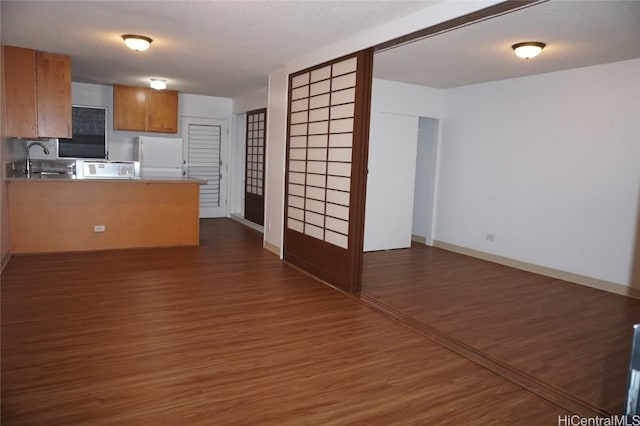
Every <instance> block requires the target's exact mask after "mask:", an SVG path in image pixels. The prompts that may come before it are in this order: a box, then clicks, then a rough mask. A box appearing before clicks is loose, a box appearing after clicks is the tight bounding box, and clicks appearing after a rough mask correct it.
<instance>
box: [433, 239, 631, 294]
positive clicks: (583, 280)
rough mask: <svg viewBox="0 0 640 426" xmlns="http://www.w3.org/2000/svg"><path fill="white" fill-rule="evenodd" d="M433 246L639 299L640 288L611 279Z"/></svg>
mask: <svg viewBox="0 0 640 426" xmlns="http://www.w3.org/2000/svg"><path fill="white" fill-rule="evenodd" d="M433 246H434V247H438V248H441V249H443V250H448V251H452V252H454V253H459V254H463V255H465V256H471V257H475V258H478V259H482V260H487V261H489V262H493V263H498V264H500V265H505V266H509V267H511V268H516V269H521V270H523V271H527V272H533V273H534V274H539V275H544V276H546V277H551V278H556V279H559V280H564V281H569V282H572V283H575V284H581V285H584V286H587V287H592V288H596V289H598V290H604V291H608V292H610V293H615V294H620V295H622V296H629V297H633V298H636V299H640V288H635V287H628V286H626V285H622V284H618V283H614V282H611V281H605V280H600V279H598V278H592V277H587V276H586V275H580V274H574V273H571V272H566V271H561V270H559V269H553V268H547V267H546V266H540V265H534V264H532V263H527V262H521V261H519V260H515V259H511V258H508V257H503V256H498V255H495V254H491V253H485V252H483V251H479V250H474V249H470V248H466V247H462V246H457V245H455V244H450V243H446V242H444V241H438V240H434V241H433Z"/></svg>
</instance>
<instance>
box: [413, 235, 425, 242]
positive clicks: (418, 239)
mask: <svg viewBox="0 0 640 426" xmlns="http://www.w3.org/2000/svg"><path fill="white" fill-rule="evenodd" d="M411 241H413V242H414V243H420V244H427V239H426V238H425V237H422V236H420V235H415V234H411Z"/></svg>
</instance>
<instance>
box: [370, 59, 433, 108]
mask: <svg viewBox="0 0 640 426" xmlns="http://www.w3.org/2000/svg"><path fill="white" fill-rule="evenodd" d="M374 68H375V57H374ZM443 97H444V90H442V89H433V88H431V87H424V86H418V85H415V84H407V83H400V82H397V81H389V80H382V79H380V78H374V79H373V85H372V93H371V110H372V111H379V112H390V113H393V114H404V115H413V116H415V117H433V118H440V117H442V113H443V112H442V108H443Z"/></svg>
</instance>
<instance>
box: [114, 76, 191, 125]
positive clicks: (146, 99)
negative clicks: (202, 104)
mask: <svg viewBox="0 0 640 426" xmlns="http://www.w3.org/2000/svg"><path fill="white" fill-rule="evenodd" d="M113 114H114V119H113V128H114V129H115V130H134V131H140V132H157V133H177V132H178V92H177V91H175V90H154V89H151V88H148V87H135V86H122V85H119V84H116V85H114V86H113Z"/></svg>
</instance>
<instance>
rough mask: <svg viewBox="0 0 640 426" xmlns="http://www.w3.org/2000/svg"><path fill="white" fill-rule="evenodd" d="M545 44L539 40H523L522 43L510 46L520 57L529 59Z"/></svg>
mask: <svg viewBox="0 0 640 426" xmlns="http://www.w3.org/2000/svg"><path fill="white" fill-rule="evenodd" d="M545 46H546V44H544V43H540V42H539V41H525V42H524V43H516V44H514V45H513V46H511V48H512V49H513V51H514V52H515V54H516V55H518V56H519V57H521V58H522V59H531V58H534V57H536V56H538V55H539V54H540V52H542V49H544V47H545Z"/></svg>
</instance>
